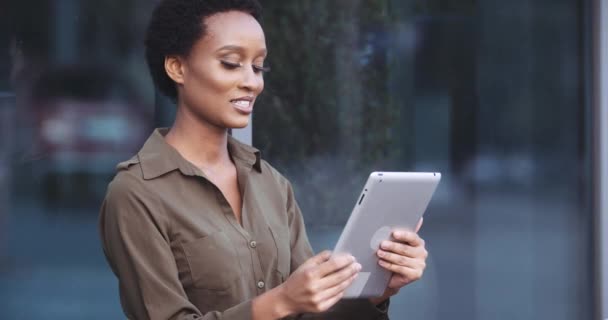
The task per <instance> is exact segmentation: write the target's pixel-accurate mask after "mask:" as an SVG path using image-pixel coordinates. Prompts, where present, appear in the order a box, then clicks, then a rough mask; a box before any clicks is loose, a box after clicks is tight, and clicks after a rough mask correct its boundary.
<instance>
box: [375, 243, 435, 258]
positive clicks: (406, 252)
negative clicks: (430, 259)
mask: <svg viewBox="0 0 608 320" xmlns="http://www.w3.org/2000/svg"><path fill="white" fill-rule="evenodd" d="M379 250H383V251H388V252H392V253H396V254H398V255H401V256H406V257H410V258H426V257H427V256H428V252H427V251H426V248H425V247H424V246H418V247H412V246H410V245H409V244H404V243H399V242H394V241H383V242H382V243H381V244H380V249H379Z"/></svg>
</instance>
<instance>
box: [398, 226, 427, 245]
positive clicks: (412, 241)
mask: <svg viewBox="0 0 608 320" xmlns="http://www.w3.org/2000/svg"><path fill="white" fill-rule="evenodd" d="M393 238H394V239H395V240H394V241H397V242H401V243H407V244H409V245H411V246H412V247H417V246H420V245H423V244H424V240H422V238H420V236H419V235H418V234H416V233H414V232H411V231H406V230H395V231H394V232H393Z"/></svg>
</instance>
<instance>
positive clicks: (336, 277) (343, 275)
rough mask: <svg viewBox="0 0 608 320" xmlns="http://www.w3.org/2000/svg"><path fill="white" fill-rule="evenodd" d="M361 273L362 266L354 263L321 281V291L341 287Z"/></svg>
mask: <svg viewBox="0 0 608 320" xmlns="http://www.w3.org/2000/svg"><path fill="white" fill-rule="evenodd" d="M359 271H361V265H360V264H358V263H352V264H350V265H348V266H346V267H344V268H342V269H341V270H339V271H336V272H334V273H331V274H329V275H327V276H326V277H324V278H323V279H321V280H319V284H318V286H319V289H320V290H325V289H327V288H331V287H334V286H337V285H339V284H340V283H343V282H345V281H348V280H349V279H350V278H351V277H353V276H355V275H357V274H358V273H359Z"/></svg>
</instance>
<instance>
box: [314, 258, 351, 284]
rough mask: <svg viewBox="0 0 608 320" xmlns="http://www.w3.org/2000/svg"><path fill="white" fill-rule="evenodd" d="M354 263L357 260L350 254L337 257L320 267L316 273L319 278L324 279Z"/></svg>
mask: <svg viewBox="0 0 608 320" xmlns="http://www.w3.org/2000/svg"><path fill="white" fill-rule="evenodd" d="M354 262H355V258H354V257H353V256H351V255H349V254H339V255H335V256H332V257H331V258H329V259H328V260H327V261H325V262H323V263H322V264H321V265H319V267H318V268H317V270H316V272H315V273H316V275H317V276H318V277H319V278H323V277H325V276H327V275H328V274H331V273H334V272H336V271H338V270H340V269H343V268H345V267H346V266H348V265H350V264H352V263H354Z"/></svg>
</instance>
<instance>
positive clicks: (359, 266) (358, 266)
mask: <svg viewBox="0 0 608 320" xmlns="http://www.w3.org/2000/svg"><path fill="white" fill-rule="evenodd" d="M355 268H356V269H357V271H361V268H363V267H362V266H361V265H360V264H358V263H357V265H356V266H355Z"/></svg>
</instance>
